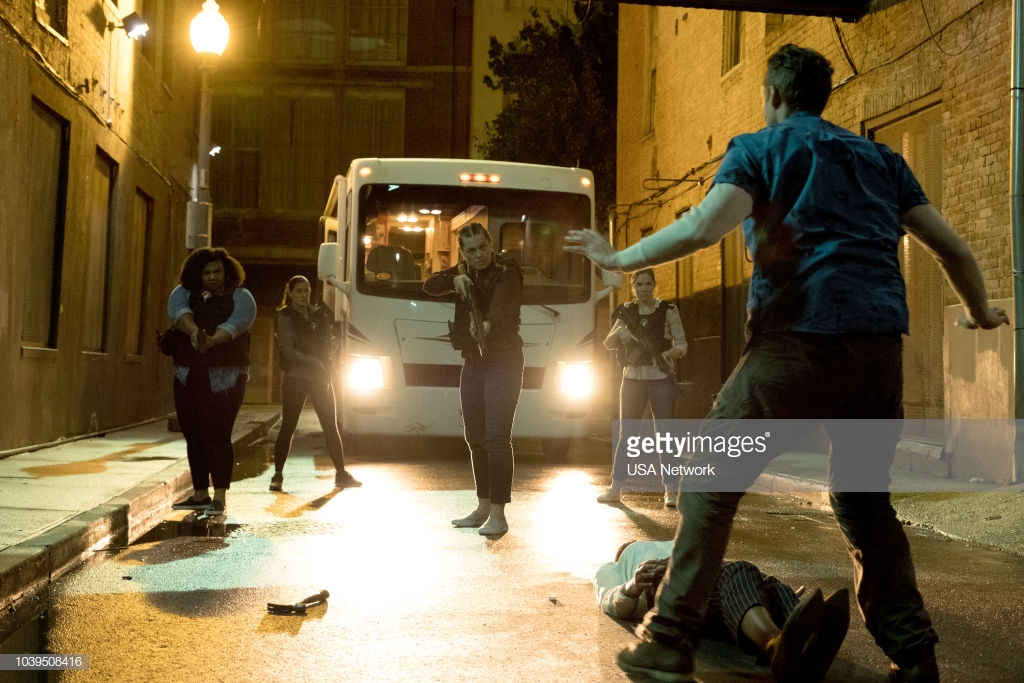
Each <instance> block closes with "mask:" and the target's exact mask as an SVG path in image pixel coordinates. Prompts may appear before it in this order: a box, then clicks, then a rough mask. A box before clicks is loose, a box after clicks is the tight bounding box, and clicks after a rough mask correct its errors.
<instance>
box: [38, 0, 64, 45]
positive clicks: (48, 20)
mask: <svg viewBox="0 0 1024 683" xmlns="http://www.w3.org/2000/svg"><path fill="white" fill-rule="evenodd" d="M35 5H36V21H38V22H39V23H40V24H42V25H43V26H45V27H46V28H48V29H49V30H50V31H52V32H53V33H56V34H57V35H58V36H60V37H62V38H67V37H68V0H35Z"/></svg>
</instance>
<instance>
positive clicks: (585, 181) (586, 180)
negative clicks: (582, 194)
mask: <svg viewBox="0 0 1024 683" xmlns="http://www.w3.org/2000/svg"><path fill="white" fill-rule="evenodd" d="M590 182H591V181H590V178H586V177H584V178H580V185H582V186H583V187H590Z"/></svg>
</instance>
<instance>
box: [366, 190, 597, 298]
mask: <svg viewBox="0 0 1024 683" xmlns="http://www.w3.org/2000/svg"><path fill="white" fill-rule="evenodd" d="M590 215H591V207H590V199H589V198H588V197H587V196H586V195H582V194H572V193H563V192H544V191H538V190H511V189H503V188H494V187H479V188H477V187H451V186H438V185H385V184H379V185H365V186H363V187H362V188H361V190H360V192H359V215H358V218H357V226H358V228H357V229H358V235H357V239H358V250H357V253H358V257H357V259H356V273H355V276H356V278H355V279H356V283H357V287H358V289H359V291H360V292H363V293H364V294H371V295H377V296H387V297H398V298H403V299H430V298H431V297H429V296H428V295H426V294H425V293H424V292H423V281H424V280H425V279H426V278H427V276H429V275H430V274H431V273H436V272H439V271H442V270H444V269H445V268H449V267H451V266H454V265H456V264H457V263H458V259H459V243H458V238H457V236H456V235H457V233H458V230H459V228H461V227H462V226H463V225H465V224H467V223H481V224H483V226H484V227H485V228H487V229H488V231H489V232H490V233H491V238H492V239H493V240H494V250H495V253H497V254H500V255H501V256H502V257H503V258H505V259H507V260H512V261H515V262H516V263H518V264H519V266H520V267H521V268H522V270H523V283H524V290H523V303H524V304H561V303H579V302H583V301H587V300H588V299H589V297H590V280H591V278H590V266H589V263H588V262H587V260H586V259H585V258H584V257H582V256H580V255H579V254H569V253H566V252H564V251H562V244H563V241H564V238H565V234H566V232H567V231H569V230H573V229H579V228H584V227H589V226H590Z"/></svg>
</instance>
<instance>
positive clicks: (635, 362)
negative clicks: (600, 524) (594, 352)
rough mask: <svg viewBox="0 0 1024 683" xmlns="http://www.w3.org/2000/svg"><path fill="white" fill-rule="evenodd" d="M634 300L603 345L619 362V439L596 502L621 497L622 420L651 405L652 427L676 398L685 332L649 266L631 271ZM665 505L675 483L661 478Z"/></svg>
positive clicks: (619, 313) (672, 500)
mask: <svg viewBox="0 0 1024 683" xmlns="http://www.w3.org/2000/svg"><path fill="white" fill-rule="evenodd" d="M632 280H633V293H634V295H635V296H636V299H635V300H634V301H627V302H626V303H624V304H621V305H620V306H619V307H618V308H617V309H615V313H614V315H613V316H612V318H613V320H614V323H613V324H612V328H611V330H609V332H608V336H607V337H605V338H604V347H605V348H606V349H609V350H613V351H615V354H616V358H617V359H618V361H619V364H620V365H622V384H621V385H620V386H619V420H620V423H619V439H618V442H617V443H616V446H615V453H614V455H613V456H612V485H611V486H610V487H608V489H606V490H605V492H604V493H602V494H601V495H599V496H598V497H597V502H599V503H609V504H615V503H619V502H620V501H621V493H620V492H621V491H622V486H623V484H624V483H625V480H626V461H625V457H624V455H623V449H624V443H623V441H624V438H623V425H622V422H621V421H622V420H639V419H641V418H642V417H643V416H644V409H645V408H646V407H647V405H648V404H650V406H651V415H652V416H653V417H654V420H655V426H656V425H657V421H658V420H662V419H666V420H667V419H671V418H672V409H673V407H674V405H675V399H676V377H675V359H676V358H678V357H680V356H684V355H686V348H687V347H686V333H685V332H683V323H682V321H681V320H680V319H679V310H678V309H677V308H676V307H675V306H674V305H672V304H670V303H668V302H665V301H662V300H661V299H659V298H657V297H656V296H654V288H655V281H654V270H653V269H651V268H645V269H644V270H638V271H637V272H635V273H633V276H632ZM663 483H664V484H665V505H666V507H675V506H676V497H677V495H678V493H677V485H676V483H675V482H669V481H664V482H663Z"/></svg>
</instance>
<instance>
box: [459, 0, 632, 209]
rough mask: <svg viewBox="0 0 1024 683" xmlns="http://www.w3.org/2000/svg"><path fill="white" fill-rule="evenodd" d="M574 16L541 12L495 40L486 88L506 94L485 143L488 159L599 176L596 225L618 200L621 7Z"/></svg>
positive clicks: (580, 10) (582, 5) (595, 5)
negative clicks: (511, 36) (514, 33)
mask: <svg viewBox="0 0 1024 683" xmlns="http://www.w3.org/2000/svg"><path fill="white" fill-rule="evenodd" d="M573 5H574V9H573V12H574V15H575V16H574V19H575V20H572V19H565V20H559V19H556V18H554V17H552V16H551V13H550V12H545V15H546V16H545V17H544V18H543V19H542V18H541V16H540V13H539V12H538V11H537V9H536V8H534V9H532V10H531V12H530V14H531V19H529V20H527V21H526V23H525V24H524V26H523V28H522V30H520V31H519V35H518V37H517V38H516V39H515V40H513V41H511V42H509V43H507V44H505V45H502V44H501V42H500V41H499V40H498V39H497V38H495V37H493V36H492V37H491V44H490V49H489V51H488V61H487V65H488V67H489V68H490V71H491V73H492V74H493V78H492V77H491V76H490V75H488V76H484V84H485V85H486V86H487V87H489V88H491V89H492V90H499V91H502V92H503V93H504V94H505V96H506V101H507V104H506V106H505V108H504V109H503V110H502V111H501V112H500V113H499V114H498V115H497V117H495V119H494V120H493V121H491V122H489V123H487V124H486V131H487V139H486V140H484V141H483V142H482V143H481V144H480V145H479V150H480V152H481V154H482V155H483V156H484V157H485V158H487V159H500V160H504V161H519V162H524V163H536V164H551V165H555V166H576V167H579V168H587V169H589V170H591V171H592V172H593V173H594V185H595V187H594V190H595V193H596V202H597V206H596V211H597V221H598V224H600V223H601V222H602V220H603V218H604V212H605V210H606V209H607V207H609V206H610V205H612V204H613V203H614V202H615V98H616V86H617V84H616V79H617V63H618V61H617V60H618V53H617V50H618V37H617V34H618V3H611V2H594V1H582V0H577V1H576V2H574V3H573Z"/></svg>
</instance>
